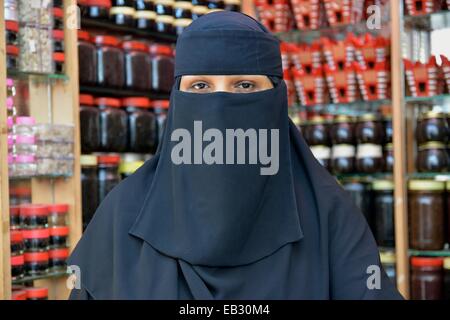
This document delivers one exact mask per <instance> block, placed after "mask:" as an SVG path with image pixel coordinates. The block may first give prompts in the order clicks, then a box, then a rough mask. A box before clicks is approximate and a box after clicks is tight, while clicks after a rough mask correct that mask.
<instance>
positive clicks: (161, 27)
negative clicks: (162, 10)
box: [155, 15, 175, 35]
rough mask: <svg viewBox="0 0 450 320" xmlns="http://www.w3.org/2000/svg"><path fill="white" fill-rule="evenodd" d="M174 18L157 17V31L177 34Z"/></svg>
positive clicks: (166, 16)
mask: <svg viewBox="0 0 450 320" xmlns="http://www.w3.org/2000/svg"><path fill="white" fill-rule="evenodd" d="M174 21H175V19H174V17H172V16H168V15H156V18H155V30H156V31H157V32H160V33H165V34H171V35H174V34H175V29H174V27H173V22H174Z"/></svg>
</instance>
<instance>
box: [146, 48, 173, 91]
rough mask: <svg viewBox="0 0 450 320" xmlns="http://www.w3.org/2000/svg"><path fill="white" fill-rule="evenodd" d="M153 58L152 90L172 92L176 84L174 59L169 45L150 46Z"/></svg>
mask: <svg viewBox="0 0 450 320" xmlns="http://www.w3.org/2000/svg"><path fill="white" fill-rule="evenodd" d="M150 54H151V56H152V90H153V91H159V92H170V90H171V89H172V85H173V83H174V59H173V52H172V48H171V47H170V46H168V45H160V44H154V45H152V46H150Z"/></svg>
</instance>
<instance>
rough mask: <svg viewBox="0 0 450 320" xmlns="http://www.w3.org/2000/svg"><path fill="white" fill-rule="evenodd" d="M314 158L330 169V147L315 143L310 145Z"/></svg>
mask: <svg viewBox="0 0 450 320" xmlns="http://www.w3.org/2000/svg"><path fill="white" fill-rule="evenodd" d="M310 149H311V152H312V154H313V155H314V158H316V159H317V161H319V163H320V164H321V165H322V166H323V167H325V169H327V170H328V171H331V160H330V157H331V149H330V147H328V146H324V145H315V146H311V147H310Z"/></svg>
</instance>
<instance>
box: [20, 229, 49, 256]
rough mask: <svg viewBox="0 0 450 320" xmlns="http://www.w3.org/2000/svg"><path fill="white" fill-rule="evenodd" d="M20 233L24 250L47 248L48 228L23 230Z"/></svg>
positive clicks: (31, 250)
mask: <svg viewBox="0 0 450 320" xmlns="http://www.w3.org/2000/svg"><path fill="white" fill-rule="evenodd" d="M22 235H23V243H24V245H25V252H44V251H47V250H48V248H49V243H50V231H49V229H31V230H23V231H22Z"/></svg>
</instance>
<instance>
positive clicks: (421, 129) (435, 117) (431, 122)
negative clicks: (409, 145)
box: [416, 111, 450, 145]
mask: <svg viewBox="0 0 450 320" xmlns="http://www.w3.org/2000/svg"><path fill="white" fill-rule="evenodd" d="M449 135H450V129H449V127H448V125H447V120H446V117H445V114H444V113H442V112H436V111H429V112H426V113H423V114H421V115H420V117H419V119H418V121H417V127H416V140H417V143H418V144H419V145H421V144H424V143H426V142H430V141H435V142H441V143H444V144H445V143H447V142H448V140H449Z"/></svg>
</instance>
